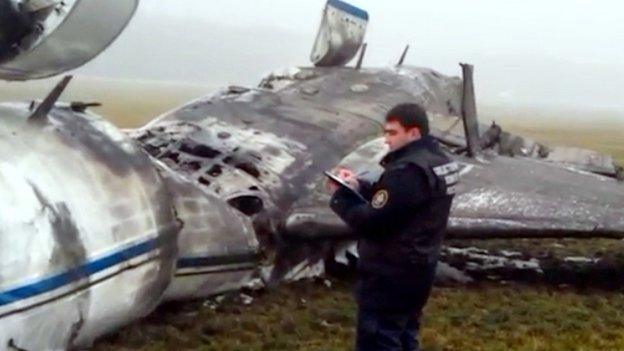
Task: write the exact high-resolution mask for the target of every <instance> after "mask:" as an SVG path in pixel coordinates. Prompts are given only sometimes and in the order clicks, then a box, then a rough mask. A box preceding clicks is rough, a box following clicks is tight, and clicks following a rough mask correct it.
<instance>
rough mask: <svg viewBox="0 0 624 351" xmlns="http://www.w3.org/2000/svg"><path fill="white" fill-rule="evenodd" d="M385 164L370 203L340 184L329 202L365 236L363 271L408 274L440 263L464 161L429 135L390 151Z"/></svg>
mask: <svg viewBox="0 0 624 351" xmlns="http://www.w3.org/2000/svg"><path fill="white" fill-rule="evenodd" d="M381 165H382V166H383V167H384V168H385V171H384V173H383V174H382V175H381V177H380V179H379V181H378V182H377V183H375V184H373V186H372V189H371V191H370V195H369V196H370V198H369V200H370V203H367V202H364V201H362V200H361V199H358V198H357V197H356V196H355V195H352V194H351V193H350V192H349V191H348V190H345V189H339V190H338V191H336V193H335V194H334V196H333V197H332V200H331V204H330V206H331V208H332V209H333V210H334V211H335V212H336V213H337V214H338V215H339V216H340V217H341V218H342V219H343V220H344V221H345V222H346V223H347V224H348V225H349V226H350V227H352V228H353V229H354V230H355V231H356V233H358V235H360V240H359V242H358V251H359V255H360V259H359V268H360V270H362V271H368V272H371V273H379V274H386V275H389V274H403V273H409V271H410V270H412V269H413V268H414V266H423V265H428V264H433V263H435V262H437V260H438V256H439V252H440V246H441V243H442V239H443V238H444V232H445V229H446V226H447V222H448V218H449V212H450V208H451V203H452V200H453V190H454V186H455V185H456V184H457V182H458V180H459V179H458V177H459V174H458V171H459V166H458V165H457V164H456V163H454V162H452V161H451V160H450V159H449V158H448V156H446V155H445V154H444V153H443V152H442V151H441V149H440V146H439V145H438V142H437V141H436V140H435V139H433V138H432V137H430V136H425V137H423V138H421V139H419V140H417V141H414V142H412V143H410V144H408V145H405V146H404V147H402V148H400V149H398V150H395V151H394V152H391V153H389V154H388V155H386V157H384V159H383V160H382V162H381Z"/></svg>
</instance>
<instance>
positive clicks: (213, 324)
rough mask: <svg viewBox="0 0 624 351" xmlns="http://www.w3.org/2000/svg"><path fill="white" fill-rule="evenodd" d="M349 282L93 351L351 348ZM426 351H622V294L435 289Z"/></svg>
mask: <svg viewBox="0 0 624 351" xmlns="http://www.w3.org/2000/svg"><path fill="white" fill-rule="evenodd" d="M354 319H355V305H354V303H353V300H352V298H351V295H350V284H349V283H347V282H334V285H333V286H332V287H331V288H328V287H327V286H325V285H324V284H322V283H315V282H299V283H296V284H291V285H287V286H282V287H280V288H279V289H278V290H275V291H271V292H269V293H260V294H256V296H255V300H254V301H253V302H252V303H251V305H249V306H245V305H243V304H242V303H240V301H238V299H237V298H233V299H230V300H227V301H225V302H224V303H223V305H221V306H219V307H217V309H216V310H215V309H212V308H210V307H208V306H205V305H204V304H203V303H201V302H193V303H187V304H178V305H168V306H164V307H161V308H160V310H159V311H158V312H156V313H155V314H154V315H152V316H151V317H148V318H147V319H146V320H144V321H142V322H140V323H138V324H136V325H133V326H130V327H127V328H125V329H124V330H122V331H121V332H119V333H117V334H115V335H112V336H110V337H108V338H106V339H104V340H102V341H100V342H99V343H98V344H97V346H96V348H95V350H97V351H104V350H172V349H176V350H215V351H217V350H219V351H235V350H236V351H238V350H241V351H242V350H284V351H286V350H302V351H313V350H314V351H323V350H349V349H352V340H353V337H354V328H353V326H354ZM422 323H423V328H422V342H423V346H424V350H429V351H434V350H435V351H438V350H440V351H442V350H449V351H451V350H458V351H459V350H462V351H463V350H527V351H528V350H562V351H563V350H565V351H572V350H578V351H581V350H623V349H624V294H622V293H620V292H608V293H607V292H599V291H593V292H591V291H588V292H575V291H569V290H556V289H545V288H535V287H527V286H521V285H518V286H510V285H507V286H505V285H485V286H471V287H468V288H466V287H454V288H449V287H437V288H435V289H434V291H433V293H432V296H431V298H430V301H429V304H428V305H427V307H426V310H425V315H424V317H423V320H422Z"/></svg>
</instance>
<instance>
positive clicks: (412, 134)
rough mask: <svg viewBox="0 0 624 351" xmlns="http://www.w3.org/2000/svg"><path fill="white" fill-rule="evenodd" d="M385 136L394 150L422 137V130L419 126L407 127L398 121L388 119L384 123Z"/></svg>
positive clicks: (387, 142)
mask: <svg viewBox="0 0 624 351" xmlns="http://www.w3.org/2000/svg"><path fill="white" fill-rule="evenodd" d="M384 138H385V139H386V144H387V145H388V146H389V147H390V151H394V150H397V149H400V148H401V147H403V146H405V145H407V144H409V143H411V142H412V141H415V140H418V139H420V130H418V128H411V129H405V127H403V126H402V125H401V123H399V122H398V121H388V122H386V124H385V125H384Z"/></svg>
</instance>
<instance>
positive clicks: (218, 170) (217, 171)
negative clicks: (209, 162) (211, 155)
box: [208, 165, 223, 178]
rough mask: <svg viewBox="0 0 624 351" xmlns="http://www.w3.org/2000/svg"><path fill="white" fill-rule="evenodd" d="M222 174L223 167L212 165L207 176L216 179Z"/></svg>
mask: <svg viewBox="0 0 624 351" xmlns="http://www.w3.org/2000/svg"><path fill="white" fill-rule="evenodd" d="M222 173H223V167H222V166H221V165H214V166H212V168H210V169H209V170H208V175H209V176H211V177H215V178H216V177H218V176H220V175H221V174H222Z"/></svg>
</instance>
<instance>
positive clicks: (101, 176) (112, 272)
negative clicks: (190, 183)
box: [0, 104, 179, 350]
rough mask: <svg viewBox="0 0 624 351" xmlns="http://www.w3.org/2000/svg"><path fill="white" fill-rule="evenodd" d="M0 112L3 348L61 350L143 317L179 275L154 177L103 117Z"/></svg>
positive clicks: (12, 108) (171, 222)
mask: <svg viewBox="0 0 624 351" xmlns="http://www.w3.org/2000/svg"><path fill="white" fill-rule="evenodd" d="M28 114H29V109H28V107H27V105H15V104H14V105H0V116H1V118H2V121H3V123H2V124H0V155H1V156H0V193H1V194H2V201H1V202H0V349H5V348H11V347H17V348H21V349H28V350H43V349H48V350H49V349H67V348H82V347H87V346H89V345H90V344H91V343H92V342H93V340H94V339H95V338H96V337H98V336H101V335H103V334H105V333H107V332H110V331H112V330H115V329H117V328H119V327H120V326H122V325H125V324H127V323H129V322H130V321H132V320H135V319H137V318H140V317H142V316H145V315H146V314H148V313H149V312H151V311H152V310H153V309H154V308H155V307H156V305H157V304H158V303H159V302H160V301H161V298H162V294H163V292H164V291H165V289H166V287H167V285H168V284H169V282H170V280H171V278H172V275H173V272H174V267H175V260H176V253H177V252H176V251H177V245H176V240H177V232H178V230H179V223H178V221H177V220H176V218H175V215H174V211H173V209H172V201H171V198H170V196H169V195H168V192H167V190H166V188H165V184H164V182H163V180H162V178H161V177H160V176H159V175H158V173H157V172H156V170H155V168H154V167H153V165H152V164H151V162H150V161H149V159H148V158H147V156H145V155H144V154H143V153H142V152H141V151H139V150H138V149H137V148H136V147H135V146H134V144H133V143H132V142H131V141H130V140H129V139H128V138H126V137H125V136H124V135H123V134H121V133H120V132H119V131H118V130H117V129H116V128H114V127H113V126H112V125H110V124H109V123H107V122H104V121H103V120H101V119H99V118H97V117H94V116H92V115H88V114H84V113H74V112H72V111H71V110H70V109H69V108H62V107H61V108H55V109H54V110H53V111H52V112H51V113H50V114H49V116H48V118H47V120H46V121H44V122H42V123H30V122H29V121H27V116H28Z"/></svg>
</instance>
